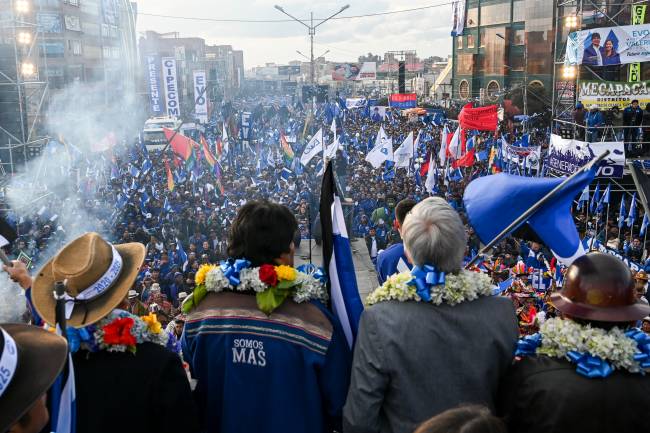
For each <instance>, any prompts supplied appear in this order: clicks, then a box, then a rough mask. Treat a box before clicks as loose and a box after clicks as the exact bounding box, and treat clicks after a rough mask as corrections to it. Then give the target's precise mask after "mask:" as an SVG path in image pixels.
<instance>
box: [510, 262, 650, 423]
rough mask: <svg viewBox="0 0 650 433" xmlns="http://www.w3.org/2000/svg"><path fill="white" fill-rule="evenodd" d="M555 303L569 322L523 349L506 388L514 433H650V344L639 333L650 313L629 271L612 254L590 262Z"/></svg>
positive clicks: (576, 267)
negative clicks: (640, 324)
mask: <svg viewBox="0 0 650 433" xmlns="http://www.w3.org/2000/svg"><path fill="white" fill-rule="evenodd" d="M551 302H552V303H553V305H554V306H555V307H556V308H557V309H558V310H559V311H560V312H561V313H562V318H559V317H557V318H552V319H548V320H547V321H546V322H544V323H543V324H542V325H541V326H540V332H539V333H538V334H535V335H531V336H528V337H526V338H524V339H522V340H520V341H519V344H518V346H517V352H516V356H517V358H516V362H515V364H514V366H513V367H512V369H511V371H510V373H509V375H508V377H507V380H506V381H505V384H504V386H503V392H502V395H501V397H500V404H499V406H500V412H501V414H502V415H504V416H505V417H506V420H507V422H508V431H509V432H511V433H519V432H522V433H523V432H526V433H536V432H550V431H557V432H572V433H582V432H584V433H587V432H589V433H593V432H641V431H644V432H647V431H650V420H649V419H648V417H647V416H645V415H644V413H645V410H646V409H647V407H648V406H649V405H650V376H648V375H644V373H645V372H646V371H650V336H647V335H646V334H644V333H643V332H642V331H641V330H639V329H638V328H633V326H634V324H635V323H636V321H638V320H640V319H642V318H643V317H645V316H647V315H648V313H650V306H648V305H647V304H643V303H640V302H639V301H638V300H637V297H636V293H635V289H634V280H633V278H632V273H631V272H630V270H629V268H628V267H627V266H626V265H625V264H624V263H623V262H622V261H620V260H619V259H617V258H615V257H614V256H612V255H609V254H603V253H599V252H594V253H590V254H587V255H585V256H582V257H580V258H579V259H577V260H576V261H575V262H574V263H573V264H572V265H571V266H570V267H569V268H568V270H567V273H566V277H565V283H564V286H563V288H562V290H561V291H560V292H556V293H554V294H553V295H551Z"/></svg>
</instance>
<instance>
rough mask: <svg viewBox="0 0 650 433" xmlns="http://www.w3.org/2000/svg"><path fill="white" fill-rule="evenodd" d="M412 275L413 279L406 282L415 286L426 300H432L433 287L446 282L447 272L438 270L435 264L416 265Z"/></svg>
mask: <svg viewBox="0 0 650 433" xmlns="http://www.w3.org/2000/svg"><path fill="white" fill-rule="evenodd" d="M411 275H412V276H413V279H411V281H409V282H408V283H406V284H408V285H409V286H415V287H416V290H415V292H416V293H417V295H418V296H419V297H420V299H422V300H423V301H425V302H430V301H431V287H433V286H439V285H442V284H445V273H444V272H441V271H438V270H437V269H436V268H435V266H431V265H423V266H415V267H414V268H413V269H412V270H411Z"/></svg>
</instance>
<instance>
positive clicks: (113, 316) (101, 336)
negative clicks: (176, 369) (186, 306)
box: [67, 309, 180, 353]
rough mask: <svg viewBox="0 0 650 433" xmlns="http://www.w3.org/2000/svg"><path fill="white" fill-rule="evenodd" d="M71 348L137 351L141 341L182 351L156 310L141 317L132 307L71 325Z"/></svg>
mask: <svg viewBox="0 0 650 433" xmlns="http://www.w3.org/2000/svg"><path fill="white" fill-rule="evenodd" d="M67 335H68V343H69V345H70V352H72V353H74V352H76V351H78V350H79V349H84V350H87V351H89V352H98V351H100V350H106V351H108V352H126V351H129V352H132V353H135V352H136V348H137V345H138V344H142V343H147V342H149V343H155V344H159V345H161V346H165V347H167V348H168V349H169V350H171V351H172V352H174V353H180V350H179V347H178V343H177V340H176V337H175V336H174V335H172V334H170V333H167V332H164V331H163V329H162V325H161V324H160V322H159V321H158V319H157V317H156V315H155V314H153V313H150V314H149V315H147V316H142V317H138V316H135V315H133V314H131V313H129V312H128V311H124V310H119V309H118V310H113V311H112V312H111V313H110V314H109V315H108V316H106V317H104V318H103V319H102V320H100V321H99V322H97V323H94V324H92V325H88V326H85V327H83V328H72V327H68V328H67Z"/></svg>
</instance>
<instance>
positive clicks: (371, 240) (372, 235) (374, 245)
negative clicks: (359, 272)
mask: <svg viewBox="0 0 650 433" xmlns="http://www.w3.org/2000/svg"><path fill="white" fill-rule="evenodd" d="M366 246H367V247H368V254H370V260H372V263H373V264H374V263H377V255H378V254H379V251H381V250H383V249H384V248H386V241H385V240H384V239H383V238H382V237H381V236H377V229H376V228H374V227H370V231H369V233H368V234H367V235H366Z"/></svg>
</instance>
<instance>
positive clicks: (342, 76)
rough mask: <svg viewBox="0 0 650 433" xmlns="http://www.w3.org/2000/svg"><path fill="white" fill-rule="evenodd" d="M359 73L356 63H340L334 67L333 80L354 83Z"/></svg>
mask: <svg viewBox="0 0 650 433" xmlns="http://www.w3.org/2000/svg"><path fill="white" fill-rule="evenodd" d="M359 71H360V69H359V65H357V64H356V63H339V64H338V65H334V71H332V80H334V81H354V80H356V79H357V77H358V76H359Z"/></svg>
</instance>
